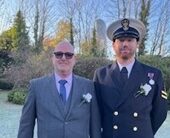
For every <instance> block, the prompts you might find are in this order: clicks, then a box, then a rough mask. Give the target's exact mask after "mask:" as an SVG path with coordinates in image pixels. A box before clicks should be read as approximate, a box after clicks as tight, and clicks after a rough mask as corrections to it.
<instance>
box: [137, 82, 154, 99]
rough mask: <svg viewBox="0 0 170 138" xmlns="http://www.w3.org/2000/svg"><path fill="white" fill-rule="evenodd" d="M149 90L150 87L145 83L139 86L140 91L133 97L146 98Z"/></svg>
mask: <svg viewBox="0 0 170 138" xmlns="http://www.w3.org/2000/svg"><path fill="white" fill-rule="evenodd" d="M151 89H152V87H151V86H150V85H149V84H147V83H145V85H142V84H141V86H140V90H139V91H138V92H137V93H136V94H135V97H138V96H139V95H145V96H147V95H148V94H149V92H150V90H151Z"/></svg>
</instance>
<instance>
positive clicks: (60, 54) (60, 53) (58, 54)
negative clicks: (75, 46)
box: [54, 52, 74, 59]
mask: <svg viewBox="0 0 170 138" xmlns="http://www.w3.org/2000/svg"><path fill="white" fill-rule="evenodd" d="M54 55H55V57H56V58H57V59H62V58H63V55H65V58H66V59H71V58H72V57H73V55H74V54H73V53H70V52H66V53H63V52H54Z"/></svg>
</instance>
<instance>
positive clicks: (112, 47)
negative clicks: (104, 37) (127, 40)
mask: <svg viewBox="0 0 170 138" xmlns="http://www.w3.org/2000/svg"><path fill="white" fill-rule="evenodd" d="M114 44H115V42H114V41H112V48H113V50H114Z"/></svg>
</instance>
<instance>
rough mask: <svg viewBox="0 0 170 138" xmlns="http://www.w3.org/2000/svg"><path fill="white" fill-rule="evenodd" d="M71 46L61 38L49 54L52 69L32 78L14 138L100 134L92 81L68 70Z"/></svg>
mask: <svg viewBox="0 0 170 138" xmlns="http://www.w3.org/2000/svg"><path fill="white" fill-rule="evenodd" d="M75 61H76V59H75V55H74V48H73V46H72V45H71V44H70V43H69V42H67V41H63V42H61V43H59V44H58V45H57V46H56V47H55V49H54V53H53V56H52V62H53V65H54V73H53V74H52V75H50V76H44V77H41V78H38V79H33V80H32V81H31V82H30V88H29V93H28V97H27V99H26V102H25V105H24V107H23V111H22V116H21V120H20V127H19V132H18V138H33V132H34V125H35V119H37V134H38V138H100V137H101V136H100V119H99V111H98V106H97V102H96V97H95V94H94V86H93V82H92V81H90V80H87V79H85V78H82V77H80V76H77V75H75V74H73V73H72V71H73V67H74V65H75Z"/></svg>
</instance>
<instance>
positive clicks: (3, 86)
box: [0, 80, 13, 90]
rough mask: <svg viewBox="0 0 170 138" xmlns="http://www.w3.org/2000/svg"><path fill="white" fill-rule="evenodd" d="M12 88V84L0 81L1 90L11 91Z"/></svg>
mask: <svg viewBox="0 0 170 138" xmlns="http://www.w3.org/2000/svg"><path fill="white" fill-rule="evenodd" d="M12 88H13V84H12V83H9V82H6V81H5V80H0V89H2V90H11V89H12Z"/></svg>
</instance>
